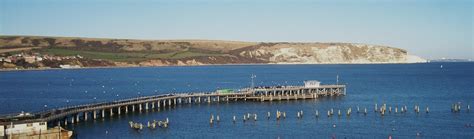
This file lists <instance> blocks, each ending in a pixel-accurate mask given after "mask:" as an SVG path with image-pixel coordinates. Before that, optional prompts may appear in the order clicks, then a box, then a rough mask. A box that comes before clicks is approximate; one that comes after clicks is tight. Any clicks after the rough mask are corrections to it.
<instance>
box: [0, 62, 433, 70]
mask: <svg viewBox="0 0 474 139" xmlns="http://www.w3.org/2000/svg"><path fill="white" fill-rule="evenodd" d="M426 63H430V62H423V63H422V62H420V63H394V62H391V63H390V62H373V63H240V64H199V65H155V66H139V65H137V66H103V67H80V68H31V69H0V72H14V71H47V70H82V69H114V68H140V67H199V66H252V65H385V64H389V65H394V64H426Z"/></svg>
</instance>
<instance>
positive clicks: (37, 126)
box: [0, 122, 48, 136]
mask: <svg viewBox="0 0 474 139" xmlns="http://www.w3.org/2000/svg"><path fill="white" fill-rule="evenodd" d="M0 129H1V131H0V136H2V133H3V134H5V135H10V134H21V133H31V132H36V133H40V132H42V131H43V132H46V131H47V130H48V127H47V124H46V122H34V123H22V124H11V125H2V126H1V127H0Z"/></svg>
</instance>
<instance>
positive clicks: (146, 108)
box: [145, 102, 148, 110]
mask: <svg viewBox="0 0 474 139" xmlns="http://www.w3.org/2000/svg"><path fill="white" fill-rule="evenodd" d="M145 110H148V102H147V103H145Z"/></svg>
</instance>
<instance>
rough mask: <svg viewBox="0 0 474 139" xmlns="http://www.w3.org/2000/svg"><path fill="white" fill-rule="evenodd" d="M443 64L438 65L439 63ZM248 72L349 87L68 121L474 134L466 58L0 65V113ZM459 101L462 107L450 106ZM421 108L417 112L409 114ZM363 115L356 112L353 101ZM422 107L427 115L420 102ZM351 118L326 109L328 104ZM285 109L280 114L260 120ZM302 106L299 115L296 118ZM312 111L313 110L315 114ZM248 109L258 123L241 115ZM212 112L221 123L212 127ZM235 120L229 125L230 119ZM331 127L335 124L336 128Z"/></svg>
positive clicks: (223, 131)
mask: <svg viewBox="0 0 474 139" xmlns="http://www.w3.org/2000/svg"><path fill="white" fill-rule="evenodd" d="M440 65H443V68H440ZM251 74H255V75H256V76H257V78H255V84H256V85H301V84H302V83H303V81H304V80H320V81H321V82H322V84H335V83H336V76H337V75H338V76H339V83H343V84H347V95H346V96H343V97H333V98H324V97H323V98H320V99H317V100H298V101H273V102H251V101H248V102H229V103H225V102H224V103H219V104H207V103H202V104H192V105H189V104H184V105H178V106H175V107H170V108H164V109H161V110H160V111H156V110H155V111H149V112H142V113H129V114H122V115H120V116H117V115H116V116H114V117H112V118H106V119H100V120H95V121H94V120H89V121H86V122H80V123H78V124H75V125H71V124H69V125H68V127H67V128H68V129H71V130H74V132H75V133H76V135H75V137H76V138H184V137H192V138H333V137H335V138H364V139H365V138H377V139H379V138H388V137H389V136H392V137H393V138H473V137H474V127H469V126H466V125H469V124H471V125H472V124H474V114H473V113H474V111H473V110H471V111H470V112H467V110H466V109H467V108H466V105H471V106H472V105H474V63H426V64H375V65H372V64H369V65H226V66H186V67H143V68H104V69H77V70H39V71H8V72H0V114H7V113H17V112H21V111H25V112H34V111H41V110H44V109H52V108H56V107H62V106H72V105H77V104H84V103H93V102H105V101H113V100H116V99H123V98H130V97H137V96H147V95H155V94H164V93H172V92H196V91H214V90H216V89H221V88H234V89H238V88H243V87H248V86H249V85H250V82H251V80H250V76H251ZM458 102H460V103H461V104H462V105H463V107H462V109H463V110H462V111H461V112H460V113H452V112H451V104H453V103H458ZM376 103H377V104H378V105H379V106H381V105H382V104H383V103H386V104H387V106H392V107H395V106H399V107H401V106H403V105H407V107H408V110H409V111H408V112H407V113H404V114H401V113H397V114H395V113H393V112H392V113H390V114H386V115H385V116H380V114H377V113H375V112H374V104H376ZM414 105H420V108H421V112H420V113H419V114H416V113H415V112H414V111H413V107H414ZM357 106H359V107H360V108H361V110H363V109H364V108H367V110H368V112H369V113H368V114H367V115H366V116H364V114H362V113H359V114H357V113H356V107H357ZM427 106H428V107H429V108H430V112H429V113H428V114H427V113H425V112H424V109H425V108H426V107H427ZM349 107H351V108H352V111H353V114H352V115H351V116H349V117H347V116H341V117H338V116H337V115H336V116H333V117H330V118H328V117H327V116H326V113H327V111H328V110H329V109H331V108H334V109H335V110H336V111H337V110H339V109H341V111H342V112H345V111H346V110H347V109H348V108H349ZM277 110H280V111H285V112H286V113H287V118H286V119H284V120H280V121H277V120H275V118H274V117H272V118H271V119H269V120H267V119H266V118H265V117H266V113H267V112H268V111H270V112H272V116H274V115H275V112H276V111H277ZM300 110H303V111H304V117H303V118H302V119H297V118H296V112H297V111H300ZM316 110H318V111H319V113H320V115H321V116H320V117H319V118H316V116H315V114H314V113H315V111H316ZM246 113H256V114H258V118H259V119H258V120H257V121H247V122H243V121H242V118H243V115H244V114H246ZM211 114H214V115H220V117H221V122H220V123H218V124H215V125H213V126H211V125H210V124H209V117H210V115H211ZM234 115H236V116H237V119H238V121H237V122H236V123H235V124H234V123H233V122H232V116H234ZM165 118H169V120H170V126H169V128H166V129H163V128H158V129H154V130H149V129H144V130H142V131H140V132H138V131H136V130H133V129H130V128H129V125H128V122H129V121H137V122H142V123H144V124H146V122H147V121H151V120H154V119H156V120H163V119H165ZM334 125H335V127H334Z"/></svg>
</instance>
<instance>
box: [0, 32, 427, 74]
mask: <svg viewBox="0 0 474 139" xmlns="http://www.w3.org/2000/svg"><path fill="white" fill-rule="evenodd" d="M20 51H22V52H29V53H39V54H47V55H55V56H77V55H80V56H81V57H83V59H86V60H89V61H102V65H88V64H87V63H83V62H81V61H72V63H69V64H76V65H80V66H84V67H88V66H166V65H205V64H255V63H270V64H340V63H350V64H361V63H417V62H426V60H424V59H422V58H419V57H417V56H412V55H409V54H408V53H407V51H405V50H403V49H399V48H393V47H388V46H380V45H368V44H353V43H293V42H291V43H290V42H240V41H218V40H130V39H102V38H75V37H41V36H0V53H18V52H20ZM104 63H105V64H104ZM63 64H64V63H63ZM65 64H67V63H65Z"/></svg>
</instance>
